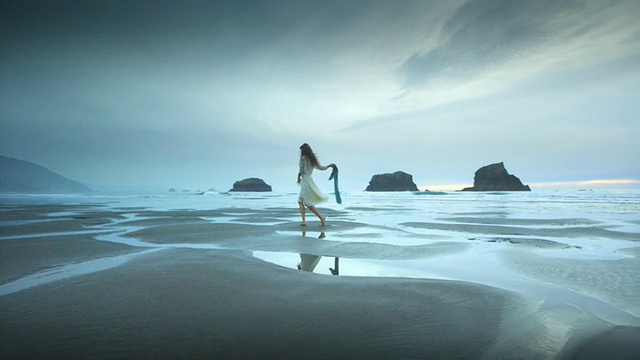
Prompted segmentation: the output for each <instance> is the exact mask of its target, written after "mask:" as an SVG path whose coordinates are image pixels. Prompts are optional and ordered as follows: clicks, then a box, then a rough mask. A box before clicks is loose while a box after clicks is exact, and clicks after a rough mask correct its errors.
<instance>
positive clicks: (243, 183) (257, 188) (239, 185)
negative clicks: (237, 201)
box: [229, 178, 271, 192]
mask: <svg viewBox="0 0 640 360" xmlns="http://www.w3.org/2000/svg"><path fill="white" fill-rule="evenodd" d="M229 191H246V192H266V191H271V185H268V184H267V183H265V182H264V180H262V179H258V178H248V179H244V180H240V181H236V182H235V183H233V189H231V190H229Z"/></svg>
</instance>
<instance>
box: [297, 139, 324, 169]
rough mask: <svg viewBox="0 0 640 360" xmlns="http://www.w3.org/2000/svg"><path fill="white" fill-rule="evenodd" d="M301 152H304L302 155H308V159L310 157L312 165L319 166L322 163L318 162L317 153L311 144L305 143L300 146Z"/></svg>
mask: <svg viewBox="0 0 640 360" xmlns="http://www.w3.org/2000/svg"><path fill="white" fill-rule="evenodd" d="M300 153H301V154H302V156H306V157H307V159H309V161H311V165H313V166H314V167H319V166H320V163H319V162H318V158H317V157H316V154H314V153H313V150H311V146H309V144H307V143H304V144H302V145H301V146H300Z"/></svg>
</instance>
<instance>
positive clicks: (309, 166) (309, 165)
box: [298, 143, 335, 226]
mask: <svg viewBox="0 0 640 360" xmlns="http://www.w3.org/2000/svg"><path fill="white" fill-rule="evenodd" d="M299 166H300V169H299V170H298V184H300V196H299V197H298V206H299V207H300V217H301V218H302V223H301V224H300V225H301V226H306V225H307V221H306V214H305V206H306V207H308V208H309V210H311V212H312V213H314V214H316V216H317V217H318V219H320V225H322V226H324V224H325V222H326V220H327V218H326V217H324V216H322V214H320V212H319V211H318V209H316V205H317V204H319V203H321V202H325V201H327V198H326V197H325V196H324V195H323V194H322V192H321V191H320V189H318V186H317V185H316V183H315V182H314V181H313V177H311V174H312V173H313V169H318V170H327V169H328V168H330V167H334V166H335V165H334V164H329V165H328V166H322V165H320V163H319V162H318V158H317V157H316V155H315V154H314V153H313V150H311V146H309V144H306V143H305V144H302V146H300V164H299Z"/></svg>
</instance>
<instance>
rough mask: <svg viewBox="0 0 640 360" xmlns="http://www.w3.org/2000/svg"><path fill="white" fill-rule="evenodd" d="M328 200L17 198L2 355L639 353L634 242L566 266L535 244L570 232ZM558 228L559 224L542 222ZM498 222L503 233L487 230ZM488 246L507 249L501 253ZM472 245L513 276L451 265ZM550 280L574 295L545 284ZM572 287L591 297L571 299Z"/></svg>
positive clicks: (1, 307)
mask: <svg viewBox="0 0 640 360" xmlns="http://www.w3.org/2000/svg"><path fill="white" fill-rule="evenodd" d="M366 210H367V209H359V210H358V211H366ZM326 213H327V214H328V216H329V219H330V222H329V224H328V226H326V227H324V228H320V227H319V226H318V225H317V224H315V223H313V222H312V221H310V224H309V226H308V227H307V228H306V229H304V231H305V233H304V234H303V233H302V230H301V228H300V226H299V225H298V221H297V219H296V216H297V209H295V208H294V209H279V208H269V209H250V208H229V209H219V210H210V211H202V210H189V209H182V210H167V211H159V210H149V209H146V208H144V207H139V208H137V207H127V208H125V207H123V208H112V207H108V206H105V205H100V204H93V205H82V206H74V205H67V206H50V205H49V206H41V207H38V206H30V207H28V208H25V207H5V208H3V218H2V226H1V227H0V231H1V233H0V254H1V257H2V265H1V269H2V272H1V274H0V279H1V281H2V283H1V284H0V313H1V317H0V320H1V323H2V329H1V330H2V332H1V334H2V335H1V344H0V357H1V358H3V359H18V358H171V359H173V358H238V359H246V358H274V359H275V358H280V359H283V358H284V359H289V358H292V359H293V358H296V359H300V358H312V359H313V358H323V359H327V358H353V359H361V358H369V359H390V358H415V359H425V358H442V359H445V358H446V359H450V358H456V359H462V358H465V359H495V358H509V359H512V358H541V359H553V358H560V359H564V358H567V359H571V358H581V359H582V358H586V359H600V358H602V355H603V354H606V355H607V356H606V357H607V358H610V359H625V358H632V356H633V355H637V354H639V353H640V345H639V344H640V342H638V341H637V339H638V338H640V320H639V319H638V316H639V315H640V314H638V312H640V310H639V309H638V307H637V303H636V302H635V301H634V298H635V297H636V296H637V295H638V293H639V292H640V290H639V289H638V282H637V277H636V276H637V275H638V266H637V265H638V258H637V255H638V251H637V248H631V249H629V250H627V252H626V254H627V255H628V256H629V257H628V258H627V259H624V260H619V261H622V262H620V263H613V262H607V261H602V260H598V261H582V260H575V261H572V262H567V261H563V260H559V259H553V258H540V257H539V256H538V255H535V254H533V253H530V252H529V250H530V249H539V248H540V246H541V247H543V248H545V249H554V250H557V251H560V250H562V249H564V248H565V246H568V244H564V243H561V242H559V245H557V244H556V242H555V241H541V242H536V241H535V238H534V237H530V238H527V239H528V240H526V241H524V240H519V242H517V243H513V242H509V241H506V240H504V238H503V237H500V235H505V233H506V232H507V233H508V231H507V230H508V229H505V228H500V229H497V228H495V226H498V225H491V228H487V229H486V230H487V232H486V233H483V236H479V237H478V236H476V237H475V238H474V239H475V240H474V239H469V238H464V237H462V238H461V239H460V240H459V241H443V239H442V236H441V235H439V234H437V233H433V234H432V233H428V232H427V233H425V232H412V229H418V230H423V229H430V230H439V229H438V227H437V226H436V227H434V226H431V224H428V223H426V222H425V223H421V224H416V223H410V224H406V225H403V226H396V225H394V226H391V227H385V226H382V225H379V224H369V223H367V222H366V221H354V220H353V219H351V218H350V216H351V215H350V214H349V212H348V211H338V210H330V209H328V210H326ZM5 214H6V215H5ZM310 220H311V219H310ZM452 222H455V220H452ZM517 225H518V224H514V223H509V224H507V226H517ZM588 225H589V224H588V223H587V224H585V223H583V222H580V221H577V222H576V226H581V227H582V226H588ZM456 229H459V230H458V231H462V232H464V231H470V229H469V228H468V227H466V226H463V227H458V228H456ZM547 232H555V233H557V232H559V230H556V229H552V230H545V231H539V232H538V233H535V234H534V235H537V236H540V235H546V233H547ZM543 233H544V234H543ZM610 233H611V232H609V233H608V234H609V235H611V234H610ZM319 234H322V236H323V237H322V238H321V239H318V237H319V236H318V235H319ZM373 234H378V235H379V236H373ZM496 236H498V238H497V239H499V240H500V241H495V242H492V241H491V240H490V237H496ZM628 237H633V236H632V235H628V234H623V233H621V232H615V233H613V238H614V239H626V238H628ZM389 239H391V240H392V241H389ZM478 239H480V240H481V241H478ZM487 239H489V240H487ZM470 240H471V241H470ZM540 244H542V245H540ZM494 247H499V249H506V251H504V252H495V256H493V254H494V252H493V251H494V250H493V249H494ZM558 249H560V250H558ZM569 250H575V251H579V250H580V249H577V248H570V249H569ZM259 251H263V252H267V253H276V252H282V253H291V254H315V255H319V256H325V257H336V258H340V259H343V260H344V261H347V260H349V259H352V260H354V261H355V260H363V259H364V260H369V261H380V262H391V263H393V264H400V265H399V266H402V264H414V266H415V264H418V265H417V266H426V267H428V268H429V269H431V270H432V271H434V272H439V274H446V275H447V277H448V279H443V278H440V279H438V278H409V277H397V276H385V277H379V276H376V277H372V276H332V275H326V274H323V273H320V272H319V271H317V272H315V273H314V272H307V271H298V270H297V269H296V268H295V264H294V263H291V264H290V266H289V265H283V264H276V263H271V262H268V261H264V260H261V259H259V258H257V257H255V256H254V255H253V254H254V252H259ZM482 251H486V252H482ZM474 254H475V255H474ZM465 256H467V257H465ZM478 256H486V257H487V258H486V259H485V260H484V261H485V262H484V263H483V265H482V266H486V267H490V266H496V267H495V269H499V270H500V271H504V275H503V277H505V276H506V277H511V278H509V279H503V282H500V281H497V280H496V281H495V284H493V285H492V284H490V283H491V281H490V280H491V279H492V278H491V276H489V275H487V276H486V277H482V276H484V275H483V274H482V271H480V269H479V271H478V272H477V273H476V276H477V279H479V280H476V278H474V277H473V274H469V272H468V271H466V272H462V271H460V270H458V272H456V270H454V269H450V268H448V266H452V265H451V264H453V265H455V264H456V263H455V262H453V261H452V262H444V261H443V259H449V258H459V259H460V262H461V263H467V264H471V263H472V262H473V259H474V258H477V257H478ZM493 262H495V264H499V265H494V264H493ZM345 264H347V263H345ZM472 265H473V264H471V265H467V266H472ZM618 265H620V266H618ZM460 266H463V265H460ZM498 266H499V267H498ZM343 268H345V272H347V270H349V269H348V266H346V265H345V266H343ZM492 269H493V268H489V269H488V270H487V271H492ZM324 271H326V269H324ZM510 271H513V272H510ZM577 274H580V276H582V277H581V278H580V279H578V280H575V277H576V276H578V275H577ZM341 275H344V274H341ZM497 276H498V277H500V276H501V275H497ZM487 279H489V280H487ZM634 279H635V280H634ZM529 281H530V283H529ZM523 284H524V285H523ZM503 285H504V286H503ZM528 285H531V287H533V288H535V287H536V286H537V287H538V288H540V289H542V290H540V291H537V292H536V291H529V290H527V289H526V287H527V286H528ZM554 287H558V288H560V289H561V290H562V291H566V293H567V294H569V295H567V294H565V293H562V291H560V293H561V295H562V296H560V295H557V294H556V295H557V296H548V295H549V293H548V291H550V290H549V289H554ZM574 288H575V289H577V290H579V291H581V292H583V293H584V294H587V295H588V296H589V297H588V299H587V300H588V301H587V300H585V301H583V302H580V301H573V300H574V298H573V296H574V293H573V289H574ZM566 289H568V290H566ZM576 296H579V295H576ZM590 301H591V302H590ZM584 304H586V305H584ZM608 304H612V305H613V307H616V308H618V310H619V311H620V312H621V314H614V313H613V310H611V309H609V308H606V309H604V310H602V314H609V315H611V314H613V315H611V316H601V314H600V313H599V312H598V311H599V310H598V307H599V306H602V307H607V306H608ZM620 309H622V310H620ZM610 313H611V314H610Z"/></svg>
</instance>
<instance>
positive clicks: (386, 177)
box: [365, 171, 419, 191]
mask: <svg viewBox="0 0 640 360" xmlns="http://www.w3.org/2000/svg"><path fill="white" fill-rule="evenodd" d="M365 191H419V190H418V187H417V186H416V184H415V183H414V182H413V176H412V175H410V174H407V173H405V172H402V171H396V172H394V173H393V174H378V175H373V177H372V178H371V181H369V186H367V188H366V189H365Z"/></svg>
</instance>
